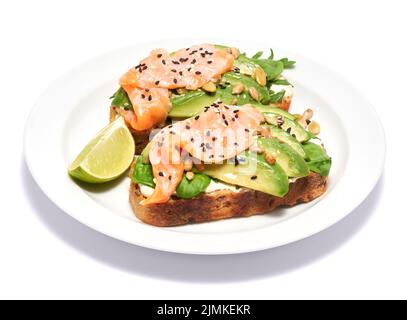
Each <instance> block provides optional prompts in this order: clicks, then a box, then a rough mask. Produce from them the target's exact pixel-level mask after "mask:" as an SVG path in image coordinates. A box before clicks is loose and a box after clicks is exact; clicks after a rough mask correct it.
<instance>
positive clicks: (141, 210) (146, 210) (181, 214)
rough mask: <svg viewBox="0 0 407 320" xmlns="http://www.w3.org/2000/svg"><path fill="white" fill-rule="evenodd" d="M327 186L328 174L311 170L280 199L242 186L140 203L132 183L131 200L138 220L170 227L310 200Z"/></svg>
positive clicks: (136, 187) (252, 213) (137, 191)
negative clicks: (151, 203) (196, 195)
mask: <svg viewBox="0 0 407 320" xmlns="http://www.w3.org/2000/svg"><path fill="white" fill-rule="evenodd" d="M326 188H327V177H323V176H321V175H319V174H317V173H311V174H310V175H308V176H307V177H305V178H301V179H298V180H297V181H296V182H294V183H292V184H291V185H290V190H289V192H288V193H287V195H285V196H284V197H283V198H279V197H275V196H272V195H269V194H266V193H263V192H260V191H255V190H251V189H247V188H242V189H240V190H239V192H233V191H229V190H220V191H215V192H212V193H205V194H202V195H201V196H199V197H196V198H193V199H190V200H184V199H179V198H176V197H173V198H172V199H171V200H170V201H169V202H168V203H165V204H158V205H153V206H142V205H140V201H142V200H143V199H145V198H144V196H143V195H142V194H141V193H140V190H139V188H138V186H137V185H136V184H134V183H133V182H132V183H131V186H130V203H131V206H132V208H133V211H134V214H135V215H136V216H137V217H138V218H139V219H140V220H141V221H143V222H145V223H148V224H151V225H154V226H159V227H171V226H179V225H184V224H188V223H197V222H207V221H215V220H220V219H227V218H233V217H249V216H252V215H258V214H265V213H269V212H271V211H272V210H274V209H275V208H277V207H280V206H293V205H296V204H298V203H304V202H309V201H312V200H314V199H316V198H318V197H320V196H321V195H322V194H324V193H325V191H326Z"/></svg>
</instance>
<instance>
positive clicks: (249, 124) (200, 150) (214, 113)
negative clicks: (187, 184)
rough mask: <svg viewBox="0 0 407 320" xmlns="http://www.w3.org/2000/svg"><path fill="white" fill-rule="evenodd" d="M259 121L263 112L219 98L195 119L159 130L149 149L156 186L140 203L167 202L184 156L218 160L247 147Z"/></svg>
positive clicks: (252, 138) (211, 161)
mask: <svg viewBox="0 0 407 320" xmlns="http://www.w3.org/2000/svg"><path fill="white" fill-rule="evenodd" d="M263 121H264V118H263V115H262V114H261V113H260V112H259V111H258V110H257V109H254V108H253V107H251V106H248V105H247V106H241V107H239V106H228V105H225V104H223V103H222V102H220V101H219V102H216V103H214V104H212V105H211V106H208V107H206V108H205V111H203V112H202V113H201V114H199V115H198V116H196V117H195V118H191V119H187V120H184V121H179V122H177V123H175V124H173V125H170V126H168V127H165V128H164V129H162V130H161V131H160V132H159V133H158V134H157V135H156V136H155V137H154V138H153V140H152V142H151V149H150V151H149V160H150V162H151V164H152V167H153V174H154V178H155V180H156V187H155V190H154V193H153V194H152V195H151V196H150V197H148V198H147V199H145V200H143V201H142V203H141V204H142V205H145V206H147V205H152V204H159V203H166V202H168V200H169V199H170V197H171V196H172V194H174V192H175V191H176V188H177V186H178V184H179V183H180V181H181V179H182V175H183V172H184V162H183V161H184V160H185V159H187V158H192V159H193V160H194V162H195V163H196V161H199V163H207V164H209V163H222V162H224V161H225V160H228V159H231V158H234V157H236V156H237V155H238V154H240V153H241V152H243V151H244V150H247V149H248V148H250V147H251V146H252V144H253V143H254V137H253V133H254V132H256V131H257V130H259V129H260V124H261V123H262V122H263Z"/></svg>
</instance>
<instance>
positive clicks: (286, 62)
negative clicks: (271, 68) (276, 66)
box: [278, 58, 296, 69]
mask: <svg viewBox="0 0 407 320" xmlns="http://www.w3.org/2000/svg"><path fill="white" fill-rule="evenodd" d="M278 61H280V62H282V63H283V65H284V69H291V68H294V65H295V63H296V62H295V61H292V60H288V58H283V59H280V60H278Z"/></svg>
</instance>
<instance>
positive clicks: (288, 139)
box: [263, 125, 306, 158]
mask: <svg viewBox="0 0 407 320" xmlns="http://www.w3.org/2000/svg"><path fill="white" fill-rule="evenodd" d="M263 127H264V128H268V129H270V134H271V136H272V137H273V138H276V139H277V140H279V141H280V142H283V143H286V144H287V145H288V146H290V147H291V148H292V149H293V150H294V151H296V152H297V153H298V154H299V155H300V156H301V157H303V158H305V157H306V154H305V151H304V149H303V147H302V145H301V143H299V142H298V140H297V139H295V138H294V137H293V136H292V135H291V134H289V133H288V132H287V131H284V130H282V129H279V128H277V127H276V126H273V125H264V126H263Z"/></svg>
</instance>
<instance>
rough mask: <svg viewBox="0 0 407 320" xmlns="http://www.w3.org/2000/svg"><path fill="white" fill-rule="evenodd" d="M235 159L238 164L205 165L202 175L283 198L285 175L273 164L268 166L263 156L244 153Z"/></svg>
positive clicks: (285, 183) (286, 187)
mask: <svg viewBox="0 0 407 320" xmlns="http://www.w3.org/2000/svg"><path fill="white" fill-rule="evenodd" d="M237 159H239V162H241V163H240V164H237V165H236V164H229V163H225V164H221V165H219V164H212V165H207V166H206V167H205V170H204V171H203V173H205V174H206V175H208V176H210V177H212V178H215V179H218V180H221V181H224V182H226V183H230V184H234V185H238V186H241V187H246V188H249V189H253V190H257V191H261V192H264V193H268V194H271V195H274V196H277V197H284V196H285V195H286V194H287V192H288V189H289V182H288V177H287V174H286V173H285V172H284V170H283V169H282V168H281V167H280V166H279V165H278V164H277V163H275V164H274V165H270V164H268V163H267V162H266V160H265V158H264V155H259V154H257V153H255V152H250V151H245V152H243V153H241V154H240V155H239V156H238V157H237Z"/></svg>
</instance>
